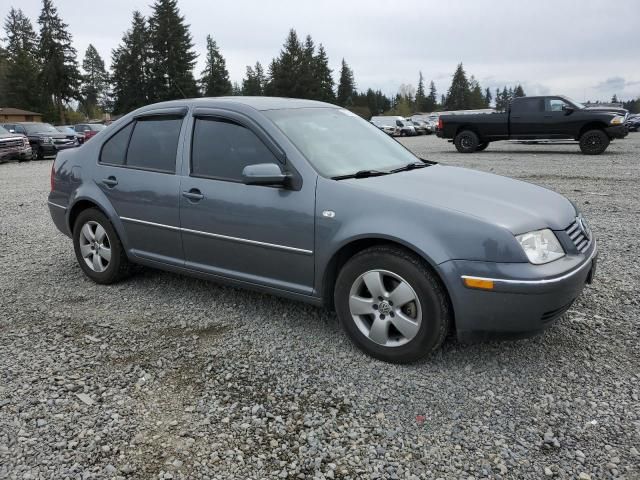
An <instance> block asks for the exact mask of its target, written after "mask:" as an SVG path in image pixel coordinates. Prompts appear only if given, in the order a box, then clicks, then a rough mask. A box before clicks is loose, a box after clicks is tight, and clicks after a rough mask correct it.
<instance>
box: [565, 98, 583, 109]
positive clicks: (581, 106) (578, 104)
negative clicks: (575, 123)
mask: <svg viewBox="0 0 640 480" xmlns="http://www.w3.org/2000/svg"><path fill="white" fill-rule="evenodd" d="M562 98H564V99H565V100H566V101H567V102H569V103H573V104H574V105H575V106H576V107H578V108H579V109H582V108H585V106H584V105H583V104H581V103H580V102H576V101H575V100H574V99H573V98H570V97H562Z"/></svg>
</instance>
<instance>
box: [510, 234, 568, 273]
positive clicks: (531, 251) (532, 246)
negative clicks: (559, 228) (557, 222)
mask: <svg viewBox="0 0 640 480" xmlns="http://www.w3.org/2000/svg"><path fill="white" fill-rule="evenodd" d="M516 239H517V240H518V242H520V246H521V247H522V249H523V250H524V253H526V254H527V258H528V259H529V261H530V262H531V263H533V264H534V265H542V264H543V263H549V262H553V261H554V260H557V259H559V258H562V257H564V250H563V249H562V245H560V242H558V239H557V238H556V236H555V234H554V233H553V232H552V231H551V230H549V229H548V228H545V229H543V230H536V231H535V232H529V233H523V234H522V235H517V236H516Z"/></svg>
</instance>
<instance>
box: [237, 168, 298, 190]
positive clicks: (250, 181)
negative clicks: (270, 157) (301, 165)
mask: <svg viewBox="0 0 640 480" xmlns="http://www.w3.org/2000/svg"><path fill="white" fill-rule="evenodd" d="M288 179H289V175H288V174H286V173H282V170H280V167H279V166H278V165H276V164H275V163H258V164H256V165H247V166H246V167H244V169H243V170H242V182H243V183H244V184H245V185H284V184H285V183H286V182H287V180H288Z"/></svg>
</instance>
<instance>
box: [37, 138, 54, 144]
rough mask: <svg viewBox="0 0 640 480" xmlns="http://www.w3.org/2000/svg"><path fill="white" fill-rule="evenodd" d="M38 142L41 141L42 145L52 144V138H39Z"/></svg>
mask: <svg viewBox="0 0 640 480" xmlns="http://www.w3.org/2000/svg"><path fill="white" fill-rule="evenodd" d="M40 141H42V143H53V138H51V137H40Z"/></svg>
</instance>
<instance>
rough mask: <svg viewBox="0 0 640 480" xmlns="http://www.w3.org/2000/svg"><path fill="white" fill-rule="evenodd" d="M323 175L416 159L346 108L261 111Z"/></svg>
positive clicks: (390, 166) (393, 165)
mask: <svg viewBox="0 0 640 480" xmlns="http://www.w3.org/2000/svg"><path fill="white" fill-rule="evenodd" d="M264 114H265V115H266V116H267V117H269V118H270V119H271V120H272V121H273V122H274V123H275V124H276V125H277V126H278V128H280V130H281V131H282V132H283V133H284V134H285V135H286V136H287V137H288V138H289V140H291V141H292V142H293V144H294V145H295V146H296V147H298V149H299V150H300V151H301V152H302V154H303V155H304V156H305V157H306V158H307V160H308V161H309V162H310V163H311V164H312V165H313V166H314V167H315V169H316V170H317V171H318V172H320V174H321V175H324V176H326V177H336V176H340V175H349V174H354V173H356V172H358V171H360V170H379V171H388V170H391V169H393V168H398V167H401V166H404V165H407V164H408V163H413V162H418V161H420V160H419V159H417V158H416V157H415V156H414V155H413V154H412V153H411V152H409V150H407V149H406V148H404V147H403V146H402V145H400V144H399V143H398V142H396V141H395V140H393V139H392V138H390V137H389V136H388V135H387V134H386V133H384V132H382V131H381V130H380V129H379V128H376V127H375V126H374V125H372V124H371V123H369V122H367V121H366V120H363V119H362V118H360V117H358V116H357V115H355V114H354V113H351V112H350V111H349V110H344V109H338V108H298V109H284V110H269V111H266V112H264Z"/></svg>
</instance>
